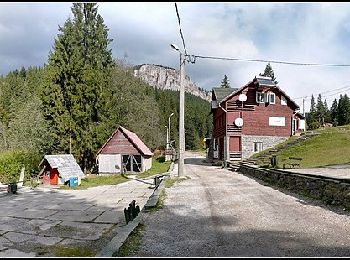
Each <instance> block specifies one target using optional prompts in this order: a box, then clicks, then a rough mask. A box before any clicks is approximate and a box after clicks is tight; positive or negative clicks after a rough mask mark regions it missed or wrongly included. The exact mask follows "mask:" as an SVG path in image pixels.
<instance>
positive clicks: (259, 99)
mask: <svg viewBox="0 0 350 260" xmlns="http://www.w3.org/2000/svg"><path fill="white" fill-rule="evenodd" d="M266 101H267V94H266V93H262V92H256V102H257V103H265V102H266Z"/></svg>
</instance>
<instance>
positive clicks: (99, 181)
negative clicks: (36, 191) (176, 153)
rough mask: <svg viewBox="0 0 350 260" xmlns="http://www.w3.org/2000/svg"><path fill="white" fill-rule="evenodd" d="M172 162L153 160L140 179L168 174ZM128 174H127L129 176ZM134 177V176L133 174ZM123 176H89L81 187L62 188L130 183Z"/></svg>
mask: <svg viewBox="0 0 350 260" xmlns="http://www.w3.org/2000/svg"><path fill="white" fill-rule="evenodd" d="M170 164H171V161H167V162H159V161H158V160H157V159H153V160H152V168H151V169H149V170H148V171H146V172H143V173H139V174H137V177H138V178H146V177H149V176H152V175H155V174H160V173H164V172H167V171H168V170H169V167H170ZM127 175H128V174H126V176H127ZM133 175H134V174H133ZM126 176H123V175H122V174H113V175H111V176H98V175H93V174H91V175H87V177H86V178H85V179H82V180H81V185H79V186H75V187H69V186H67V185H62V186H61V187H60V188H61V189H64V190H69V189H74V190H81V189H87V188H90V187H96V186H102V185H116V184H119V183H123V182H126V181H128V180H129V179H128V178H127V177H126Z"/></svg>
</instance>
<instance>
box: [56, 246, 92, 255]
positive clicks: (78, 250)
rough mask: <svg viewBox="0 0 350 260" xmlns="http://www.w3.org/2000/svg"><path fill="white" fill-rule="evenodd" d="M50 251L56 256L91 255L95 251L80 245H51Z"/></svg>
mask: <svg viewBox="0 0 350 260" xmlns="http://www.w3.org/2000/svg"><path fill="white" fill-rule="evenodd" d="M51 250H52V252H53V253H54V255H55V256H56V257H73V256H74V257H79V256H80V257H92V256H95V255H96V252H95V251H93V250H91V249H90V248H82V247H66V246H58V245H55V246H52V248H51Z"/></svg>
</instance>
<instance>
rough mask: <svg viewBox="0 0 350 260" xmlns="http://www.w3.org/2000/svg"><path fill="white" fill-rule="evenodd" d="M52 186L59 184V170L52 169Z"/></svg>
mask: <svg viewBox="0 0 350 260" xmlns="http://www.w3.org/2000/svg"><path fill="white" fill-rule="evenodd" d="M50 184H51V185H57V184H58V171H57V169H52V170H51V171H50Z"/></svg>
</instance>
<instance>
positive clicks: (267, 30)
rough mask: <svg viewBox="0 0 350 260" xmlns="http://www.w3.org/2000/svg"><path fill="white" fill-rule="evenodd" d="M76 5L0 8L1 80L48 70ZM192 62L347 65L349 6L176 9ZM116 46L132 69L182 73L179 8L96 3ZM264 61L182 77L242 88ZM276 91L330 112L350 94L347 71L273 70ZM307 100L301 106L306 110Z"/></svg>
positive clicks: (191, 5) (193, 70)
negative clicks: (322, 103)
mask: <svg viewBox="0 0 350 260" xmlns="http://www.w3.org/2000/svg"><path fill="white" fill-rule="evenodd" d="M71 6H72V3H69V2H61V3H58V2H52V3H50V2H47V3H39V2H38V3H35V2H33V3H30V2H27V3H25V2H24V3H11V2H8V3H3V2H2V3H0V74H2V75H6V74H7V73H8V72H9V71H11V70H14V69H20V68H21V67H22V66H24V67H29V66H43V65H44V64H45V63H47V59H48V55H49V52H50V51H51V50H52V47H53V43H54V40H55V38H56V37H57V34H58V28H59V26H63V24H64V22H65V21H66V20H67V19H68V18H69V17H72V14H71V9H70V8H71ZM177 6H178V11H179V16H180V23H181V31H182V33H183V36H184V41H185V46H186V51H187V53H188V54H190V55H200V56H215V57H226V58H239V59H263V60H274V61H286V62H299V63H320V64H350V3H341V2H340V3H331V2H328V3H327V2H320V3H317V2H315V3H312V2H311V3H283V2H280V3H279V2H270V3H258V2H255V3H254V2H249V3H244V2H242V3H239V2H211V3H210V2H177ZM98 12H99V14H101V16H102V17H103V19H104V22H105V25H106V26H107V28H108V29H109V38H111V39H113V41H112V43H111V44H110V45H109V47H110V48H111V49H112V53H113V56H114V58H116V59H119V60H125V61H126V62H127V63H129V64H131V65H139V64H159V65H164V66H168V67H172V68H175V69H179V53H178V52H176V51H175V50H173V49H172V48H171V47H170V44H172V43H173V44H176V45H177V46H179V48H180V50H181V51H184V48H183V43H182V40H181V37H180V33H179V31H180V30H179V24H178V17H177V14H176V9H175V4H174V2H148V3H142V2H115V3H108V2H98ZM266 64H267V62H264V63H261V62H247V61H224V60H212V59H200V58H197V59H196V61H195V63H186V65H185V71H186V74H187V75H188V76H189V77H190V79H191V80H192V81H193V82H195V83H196V85H197V86H198V87H201V88H204V89H206V90H211V89H212V88H213V87H217V86H220V83H221V81H222V79H223V78H224V75H227V77H228V79H229V82H230V85H231V87H234V88H238V87H241V86H243V85H245V84H247V83H248V82H249V81H251V80H252V79H253V78H254V77H255V76H257V75H259V73H262V72H263V71H264V68H265V66H266ZM271 66H272V68H273V70H274V73H275V76H276V79H277V81H278V85H279V87H280V88H281V89H283V90H284V91H285V92H286V93H287V94H288V95H289V96H290V97H291V98H292V99H293V100H294V101H295V102H296V103H297V104H298V105H299V106H300V109H301V112H302V111H303V108H304V109H305V111H308V110H309V107H310V98H311V95H312V94H313V95H314V97H315V99H316V98H317V96H318V94H320V93H321V95H322V99H323V100H324V99H326V101H327V104H328V106H329V107H330V106H331V104H332V102H333V100H334V99H335V98H337V99H338V98H339V95H340V94H344V93H347V94H348V95H349V93H350V80H349V75H350V67H330V66H292V65H285V64H275V63H271ZM303 99H304V100H305V102H304V107H303Z"/></svg>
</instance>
